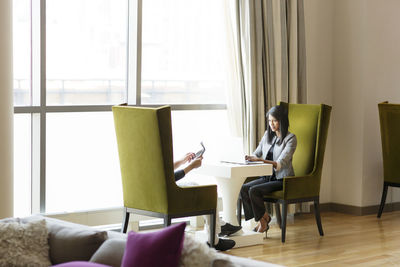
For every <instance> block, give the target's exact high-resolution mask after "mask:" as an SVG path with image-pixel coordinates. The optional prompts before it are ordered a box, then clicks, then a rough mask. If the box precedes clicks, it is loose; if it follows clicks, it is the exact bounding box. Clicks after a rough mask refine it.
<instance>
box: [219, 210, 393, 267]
mask: <svg viewBox="0 0 400 267" xmlns="http://www.w3.org/2000/svg"><path fill="white" fill-rule="evenodd" d="M321 220H322V226H323V229H324V233H325V235H324V236H320V235H319V233H318V229H317V225H316V223H315V218H314V215H313V214H301V215H296V216H295V219H294V223H293V224H288V225H287V231H286V242H285V243H281V232H280V229H279V227H278V226H277V225H274V226H272V227H271V229H270V230H269V231H268V237H267V238H266V239H264V244H263V245H257V246H251V247H244V248H237V249H232V250H230V251H228V252H225V253H226V254H230V255H235V256H240V257H246V258H252V259H255V260H259V261H266V262H269V263H275V264H279V265H284V266H400V212H387V213H383V214H382V217H381V219H378V218H377V217H376V214H375V215H367V216H353V215H347V214H342V213H335V212H326V213H322V214H321Z"/></svg>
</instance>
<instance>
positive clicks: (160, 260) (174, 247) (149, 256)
mask: <svg viewBox="0 0 400 267" xmlns="http://www.w3.org/2000/svg"><path fill="white" fill-rule="evenodd" d="M185 226H186V223H179V224H175V225H172V226H169V227H167V228H164V229H162V230H160V231H157V232H151V233H135V232H129V234H128V240H127V242H126V248H125V253H124V257H123V259H122V267H133V266H134V267H142V266H143V267H148V266H165V267H170V266H171V267H172V266H173V267H176V266H178V263H179V259H180V257H181V253H182V246H183V237H184V234H185Z"/></svg>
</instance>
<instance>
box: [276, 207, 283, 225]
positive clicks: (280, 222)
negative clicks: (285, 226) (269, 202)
mask: <svg viewBox="0 0 400 267" xmlns="http://www.w3.org/2000/svg"><path fill="white" fill-rule="evenodd" d="M275 215H276V221H277V223H278V225H279V228H281V229H282V217H281V206H280V205H279V203H278V202H276V203H275Z"/></svg>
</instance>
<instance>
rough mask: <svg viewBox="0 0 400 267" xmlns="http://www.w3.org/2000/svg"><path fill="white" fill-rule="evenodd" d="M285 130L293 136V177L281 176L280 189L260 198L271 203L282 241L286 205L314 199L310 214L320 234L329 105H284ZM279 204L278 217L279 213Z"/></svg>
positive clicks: (283, 240)
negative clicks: (320, 202) (294, 137)
mask: <svg viewBox="0 0 400 267" xmlns="http://www.w3.org/2000/svg"><path fill="white" fill-rule="evenodd" d="M281 105H285V106H286V107H287V108H288V112H289V113H288V114H289V131H290V132H292V133H294V134H295V135H296V137H297V148H296V151H295V153H294V155H293V168H294V173H295V176H291V177H285V178H284V179H283V190H281V191H276V192H273V193H271V194H268V195H265V196H264V201H266V202H273V203H276V204H275V208H276V209H275V210H276V212H277V219H278V224H279V225H280V226H281V230H282V237H281V239H282V242H285V238H286V217H287V208H288V204H291V203H301V202H309V201H313V202H314V213H315V219H316V221H317V226H318V231H319V234H320V235H321V236H322V235H324V232H323V230H322V224H321V217H320V212H319V190H320V184H321V174H322V166H323V163H324V154H325V145H326V140H327V136H328V127H329V119H330V113H331V109H332V107H330V106H328V105H324V104H321V105H309V104H288V103H283V102H281ZM280 204H281V205H282V216H281V215H280Z"/></svg>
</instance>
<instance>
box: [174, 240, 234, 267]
mask: <svg viewBox="0 0 400 267" xmlns="http://www.w3.org/2000/svg"><path fill="white" fill-rule="evenodd" d="M216 259H225V260H228V256H226V255H224V254H222V253H218V252H217V251H216V250H215V249H214V248H210V247H209V246H208V245H207V244H206V243H205V242H201V241H199V240H196V239H195V238H194V237H193V236H191V235H190V234H187V233H185V239H184V241H183V249H182V255H181V258H180V261H179V267H186V266H190V267H203V266H213V262H214V261H215V260H216Z"/></svg>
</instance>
